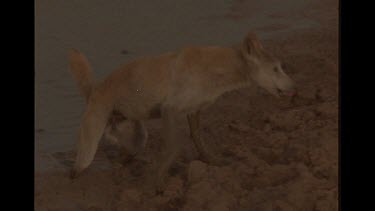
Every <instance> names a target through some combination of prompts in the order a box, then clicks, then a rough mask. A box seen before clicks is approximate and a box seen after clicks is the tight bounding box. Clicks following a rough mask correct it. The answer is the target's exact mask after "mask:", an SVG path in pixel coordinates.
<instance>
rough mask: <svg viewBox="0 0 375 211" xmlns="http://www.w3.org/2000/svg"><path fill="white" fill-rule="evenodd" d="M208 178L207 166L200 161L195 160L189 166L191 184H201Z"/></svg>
mask: <svg viewBox="0 0 375 211" xmlns="http://www.w3.org/2000/svg"><path fill="white" fill-rule="evenodd" d="M205 177H207V164H206V163H203V162H202V161H199V160H194V161H192V162H191V163H190V165H189V170H188V180H189V182H190V183H191V184H193V183H196V182H199V181H200V180H202V179H203V178H205Z"/></svg>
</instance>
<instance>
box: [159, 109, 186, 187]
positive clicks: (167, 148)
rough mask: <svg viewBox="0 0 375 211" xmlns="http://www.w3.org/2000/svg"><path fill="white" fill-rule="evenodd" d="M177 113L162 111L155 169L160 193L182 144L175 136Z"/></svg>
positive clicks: (170, 110) (171, 110) (167, 110)
mask: <svg viewBox="0 0 375 211" xmlns="http://www.w3.org/2000/svg"><path fill="white" fill-rule="evenodd" d="M177 114H178V112H176V111H175V110H174V109H169V108H168V109H163V110H162V121H163V123H162V124H163V131H162V145H161V153H160V159H159V160H158V161H159V163H158V165H157V166H158V168H157V178H156V179H157V181H156V191H157V193H161V192H162V191H163V190H164V187H165V180H166V177H167V176H168V170H169V168H170V166H171V164H172V162H173V161H174V160H175V158H176V157H177V155H178V153H179V152H180V149H181V146H182V143H181V141H182V140H181V139H179V138H178V137H177V136H176V132H177V127H176V117H177Z"/></svg>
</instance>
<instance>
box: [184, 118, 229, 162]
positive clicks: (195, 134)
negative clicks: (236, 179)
mask: <svg viewBox="0 0 375 211" xmlns="http://www.w3.org/2000/svg"><path fill="white" fill-rule="evenodd" d="M187 118H188V122H189V127H190V135H191V138H192V139H193V142H194V145H195V147H196V149H197V151H198V153H199V157H200V160H202V161H204V162H207V163H209V164H212V165H216V166H222V165H226V164H228V163H229V162H230V161H229V160H228V159H225V158H220V157H217V156H215V155H213V154H212V152H210V151H209V150H208V147H207V146H205V144H204V143H203V141H202V140H201V138H200V134H199V111H196V112H194V113H191V114H188V115H187Z"/></svg>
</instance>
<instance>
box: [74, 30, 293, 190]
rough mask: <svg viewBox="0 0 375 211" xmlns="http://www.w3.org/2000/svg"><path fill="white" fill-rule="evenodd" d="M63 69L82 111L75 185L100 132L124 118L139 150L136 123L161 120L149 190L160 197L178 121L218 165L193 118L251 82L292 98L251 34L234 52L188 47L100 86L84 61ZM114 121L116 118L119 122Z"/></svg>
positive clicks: (147, 60)
mask: <svg viewBox="0 0 375 211" xmlns="http://www.w3.org/2000/svg"><path fill="white" fill-rule="evenodd" d="M69 59H70V69H71V71H72V74H73V76H74V78H75V79H76V80H77V82H78V85H79V88H80V90H81V92H82V94H83V95H84V96H85V98H86V102H87V107H86V110H85V113H84V115H83V119H82V122H81V125H80V133H79V141H78V148H77V157H76V162H75V165H74V167H73V170H72V174H71V177H72V178H74V177H76V176H77V175H78V174H79V173H81V172H82V171H83V170H84V169H85V168H87V167H88V166H89V165H90V163H91V162H92V160H93V158H94V155H95V153H96V151H97V147H98V143H99V141H100V139H101V137H102V135H103V134H104V133H105V131H110V129H109V130H107V129H106V127H107V128H108V127H110V125H111V124H115V122H116V121H117V120H116V119H119V118H118V117H119V116H120V117H121V116H123V117H124V118H126V119H127V120H130V121H132V122H133V123H134V125H135V127H134V129H135V130H136V134H138V135H136V136H135V137H136V139H137V140H136V141H135V142H139V143H140V144H139V145H140V146H144V144H145V141H146V139H147V132H146V129H145V127H144V126H143V121H144V120H146V119H150V118H162V124H163V133H162V134H163V137H162V139H163V149H162V153H161V156H160V159H159V160H158V162H157V163H158V167H157V169H158V170H157V175H156V177H157V182H156V188H157V190H158V191H162V189H163V186H164V180H165V177H166V173H167V171H168V169H169V167H170V165H171V164H172V161H173V160H174V158H175V157H176V155H177V154H178V152H179V149H180V147H181V145H182V144H181V143H180V142H179V141H180V139H179V138H178V137H175V128H176V127H175V120H176V116H177V115H181V114H182V115H187V119H188V122H189V126H190V133H191V136H192V139H193V142H194V144H195V146H196V148H197V150H198V152H199V155H200V158H201V159H202V160H204V161H206V162H209V163H212V164H217V165H220V164H222V163H223V162H224V160H223V159H220V158H218V157H216V156H214V155H213V154H212V153H210V151H209V150H208V149H207V147H204V144H203V142H202V140H201V139H200V136H199V133H198V128H199V110H201V109H202V107H203V106H206V105H208V104H211V103H213V102H214V101H215V99H216V98H218V97H219V96H220V95H222V94H223V93H224V92H227V91H231V90H234V89H239V88H241V87H245V86H247V85H249V84H250V83H252V82H255V83H256V84H257V85H259V86H260V87H262V88H264V89H266V90H267V91H268V92H270V93H271V94H273V95H275V96H280V94H287V95H295V94H296V89H295V87H294V83H293V81H292V80H291V79H290V78H289V77H288V76H287V75H286V74H285V73H284V71H283V69H282V67H281V64H280V61H279V60H277V59H276V58H274V57H272V56H271V55H270V54H268V53H267V52H266V51H265V50H264V48H263V47H262V45H261V43H260V42H259V40H258V39H257V37H256V36H255V34H254V33H248V34H247V36H246V37H245V39H244V41H243V43H242V44H241V47H239V48H230V47H187V48H183V49H181V50H179V51H177V52H169V53H165V54H162V55H159V56H153V57H144V58H140V59H137V60H135V61H132V62H130V63H128V64H126V65H124V66H122V67H120V68H119V69H117V70H115V71H114V72H112V73H111V74H110V75H109V76H108V77H107V78H106V79H105V80H104V81H102V82H94V79H93V76H92V73H91V68H90V66H89V63H88V61H87V60H86V58H85V56H84V55H83V54H82V53H80V52H79V51H78V50H74V49H72V50H71V51H70V54H69ZM120 119H121V118H120Z"/></svg>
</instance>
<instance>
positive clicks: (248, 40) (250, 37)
mask: <svg viewBox="0 0 375 211" xmlns="http://www.w3.org/2000/svg"><path fill="white" fill-rule="evenodd" d="M243 50H244V53H245V54H246V55H248V56H256V55H260V54H261V51H262V50H263V46H262V44H261V43H260V41H259V39H258V37H257V36H256V35H255V33H253V32H249V33H248V34H247V35H246V37H245V39H244V42H243Z"/></svg>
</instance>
